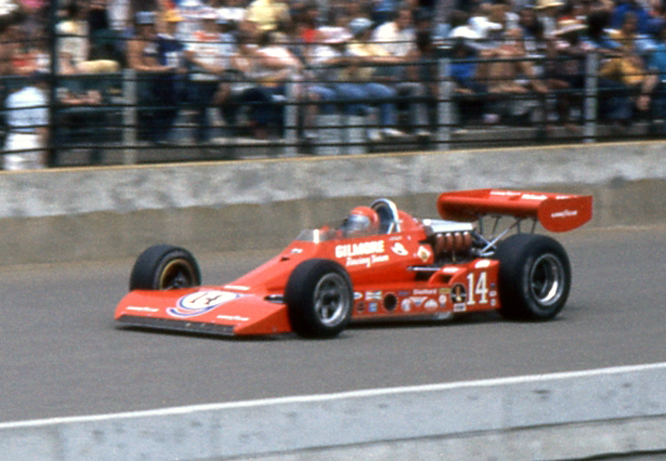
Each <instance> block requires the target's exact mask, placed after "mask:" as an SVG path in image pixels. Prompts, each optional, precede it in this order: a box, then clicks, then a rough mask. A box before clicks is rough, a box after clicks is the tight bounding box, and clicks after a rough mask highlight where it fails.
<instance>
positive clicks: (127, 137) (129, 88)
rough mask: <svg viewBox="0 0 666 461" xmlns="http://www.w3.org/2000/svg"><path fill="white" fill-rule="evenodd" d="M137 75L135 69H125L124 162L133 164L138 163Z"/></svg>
mask: <svg viewBox="0 0 666 461" xmlns="http://www.w3.org/2000/svg"><path fill="white" fill-rule="evenodd" d="M136 78H137V75H136V71H135V70H134V69H125V70H124V71H123V101H124V102H125V107H124V108H123V146H124V149H123V163H124V164H125V165H133V164H135V163H136V141H137V133H136V131H137V119H138V117H137V104H138V99H139V98H138V96H137V87H138V85H137V81H136Z"/></svg>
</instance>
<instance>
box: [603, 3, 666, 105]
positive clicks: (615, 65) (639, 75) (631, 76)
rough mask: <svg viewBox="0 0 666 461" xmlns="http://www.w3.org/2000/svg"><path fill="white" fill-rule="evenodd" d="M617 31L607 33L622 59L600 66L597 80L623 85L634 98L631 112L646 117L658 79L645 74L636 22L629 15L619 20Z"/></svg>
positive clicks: (614, 59) (632, 16)
mask: <svg viewBox="0 0 666 461" xmlns="http://www.w3.org/2000/svg"><path fill="white" fill-rule="evenodd" d="M623 18H624V22H623V24H622V28H621V29H620V30H613V31H610V33H609V35H610V38H611V39H613V40H615V41H617V42H618V43H619V44H620V48H619V50H621V53H622V55H621V56H620V57H616V58H612V59H609V60H607V61H606V62H604V63H603V65H602V66H601V67H600V69H599V75H600V76H601V77H605V78H609V79H611V80H615V81H618V82H620V83H622V84H624V85H626V86H627V87H628V88H629V90H630V91H631V93H633V95H637V96H635V108H636V109H637V110H638V111H639V112H641V113H643V114H646V113H647V111H648V110H649V109H650V98H651V95H652V92H653V91H654V90H655V88H656V86H657V83H658V78H657V76H656V75H653V74H650V73H648V72H647V68H646V66H645V63H644V61H643V57H642V56H641V53H640V49H639V46H640V44H641V43H642V42H644V40H645V38H644V37H641V36H639V35H638V33H637V32H638V18H637V16H636V15H635V14H634V13H632V12H627V13H625V14H624V16H623Z"/></svg>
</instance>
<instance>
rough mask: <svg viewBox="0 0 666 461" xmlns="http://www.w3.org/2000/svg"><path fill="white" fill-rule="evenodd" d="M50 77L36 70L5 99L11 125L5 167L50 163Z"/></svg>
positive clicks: (21, 168)
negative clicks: (48, 155)
mask: <svg viewBox="0 0 666 461" xmlns="http://www.w3.org/2000/svg"><path fill="white" fill-rule="evenodd" d="M47 78H48V75H47V74H44V73H36V72H33V73H32V75H31V76H30V78H29V81H28V85H27V86H26V87H25V88H23V89H21V90H18V91H16V92H14V93H12V94H11V95H9V97H8V98H7V101H6V102H5V110H6V117H7V125H8V127H9V135H8V136H7V140H6V141H5V154H4V156H3V168H4V169H5V170H24V169H36V168H44V167H45V166H46V162H45V156H46V155H45V152H46V148H47V145H48V125H49V109H48V95H47Z"/></svg>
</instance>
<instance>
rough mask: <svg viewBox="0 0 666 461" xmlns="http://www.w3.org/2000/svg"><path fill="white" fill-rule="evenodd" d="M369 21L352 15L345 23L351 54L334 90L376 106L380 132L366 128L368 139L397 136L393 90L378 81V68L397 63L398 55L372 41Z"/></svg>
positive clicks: (370, 22)
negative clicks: (350, 19) (352, 95)
mask: <svg viewBox="0 0 666 461" xmlns="http://www.w3.org/2000/svg"><path fill="white" fill-rule="evenodd" d="M372 25H373V23H372V21H370V20H369V19H367V18H362V17H359V18H355V19H353V20H352V21H351V22H350V23H349V29H350V31H351V33H352V35H353V36H354V40H353V41H352V42H351V43H349V45H348V47H347V54H348V56H349V57H350V58H351V60H350V61H349V64H350V65H348V66H347V67H346V68H344V69H343V70H342V71H341V75H340V80H341V81H342V82H344V83H339V84H338V85H337V86H338V91H340V92H343V93H345V94H355V95H357V96H358V97H359V98H360V99H366V100H368V103H369V104H373V102H374V101H381V102H378V106H379V119H380V120H379V124H380V126H381V129H382V131H381V134H379V133H378V132H376V131H375V130H371V131H370V132H369V135H370V138H371V140H377V139H379V138H380V137H381V136H382V135H383V136H384V137H388V138H394V137H398V136H401V135H402V134H403V133H401V132H400V131H399V130H397V129H396V128H395V127H396V125H397V114H396V105H395V103H394V102H391V101H395V100H396V99H397V91H396V90H395V88H393V87H392V86H389V85H386V84H383V83H379V82H378V81H377V80H381V79H382V78H384V77H382V76H381V75H380V72H379V69H381V66H382V65H390V64H398V63H401V62H402V59H401V58H396V57H393V56H391V55H390V54H389V52H388V51H386V49H385V48H384V47H382V46H381V45H378V44H376V43H372V42H371V41H370V40H371V34H372Z"/></svg>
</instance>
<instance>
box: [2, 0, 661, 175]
mask: <svg viewBox="0 0 666 461" xmlns="http://www.w3.org/2000/svg"><path fill="white" fill-rule="evenodd" d="M665 3H666V2H665V1H663V0H643V1H642V0H616V1H613V0H568V1H564V0H562V1H561V0H534V2H532V1H530V0H494V1H492V0H491V1H484V0H471V1H463V0H440V1H439V2H432V1H429V0H400V1H399V0H372V1H368V2H365V3H363V2H357V1H353V0H328V1H327V2H318V1H317V0H287V1H283V0H60V3H59V4H58V7H57V9H56V11H55V17H56V19H57V24H56V26H55V28H54V30H55V33H56V36H57V46H56V47H55V53H52V52H51V48H50V43H51V42H50V41H49V37H50V35H49V33H50V31H51V28H50V27H49V18H50V17H53V16H52V13H53V10H51V3H50V2H48V1H46V0H0V35H1V38H0V41H1V43H0V57H1V59H0V75H2V77H3V82H4V83H3V86H2V94H0V97H1V98H2V100H3V101H4V105H5V108H6V109H8V110H7V111H6V113H5V120H4V123H5V124H6V130H5V132H6V133H7V139H6V140H5V141H4V142H5V150H6V151H7V150H13V151H14V150H31V149H35V148H37V147H45V146H46V142H47V141H46V140H47V136H46V135H45V134H44V133H43V131H44V129H43V128H41V127H43V126H57V127H61V126H66V125H67V124H68V123H69V124H72V123H73V124H82V123H84V122H86V123H93V124H94V123H96V122H95V120H97V119H98V118H99V117H100V115H99V114H101V113H102V111H100V110H99V108H100V106H102V105H103V104H104V102H105V91H106V88H105V87H104V85H102V84H100V83H99V82H100V81H102V80H100V79H95V80H93V82H94V84H93V85H90V84H87V83H86V81H87V80H85V79H82V78H81V77H82V76H90V75H93V76H100V75H106V74H109V75H111V74H115V73H118V72H119V71H121V70H122V69H133V70H134V71H135V72H136V75H137V97H138V120H137V123H138V136H139V139H141V140H144V141H146V142H150V143H154V144H168V143H170V142H172V134H173V133H172V131H173V130H172V127H173V126H174V123H175V121H176V119H177V117H178V114H179V113H181V111H189V112H190V113H191V114H193V122H194V124H195V126H196V130H195V141H196V142H198V143H202V144H206V143H209V142H210V141H211V137H212V126H213V124H212V121H211V120H210V115H211V111H210V110H209V109H210V108H211V107H213V108H215V109H217V110H219V113H220V116H221V118H222V119H223V120H224V122H225V126H226V127H227V129H228V133H229V135H250V136H252V137H254V138H260V139H262V138H264V139H265V138H270V137H274V136H279V135H280V134H281V133H282V128H283V125H284V123H285V120H284V113H285V111H284V106H283V104H282V103H283V101H284V100H285V98H286V97H287V96H289V97H291V98H295V99H296V100H298V101H299V102H300V104H299V106H298V107H299V109H300V110H299V116H300V126H301V135H302V136H303V137H304V138H308V139H310V138H316V136H317V132H316V120H317V116H318V115H326V114H332V113H343V114H347V115H356V116H365V117H367V118H368V122H367V124H368V126H369V129H368V139H369V140H381V139H392V138H399V137H401V136H403V135H404V134H405V133H411V134H412V135H414V136H418V137H426V138H427V137H428V136H429V135H430V133H431V132H432V131H433V130H434V129H436V118H435V117H434V114H435V110H434V108H435V107H436V103H437V101H438V98H439V97H440V91H441V88H442V86H441V85H440V84H439V82H440V80H441V76H440V75H439V68H438V66H437V59H438V58H439V57H448V58H451V59H452V61H451V65H450V68H449V70H450V76H451V78H452V80H453V82H454V84H455V90H454V94H455V96H456V101H457V104H458V107H459V111H458V112H459V116H460V120H461V123H463V124H467V123H477V122H478V123H483V124H496V123H500V122H504V121H506V122H511V121H516V120H517V121H519V122H520V123H525V122H530V121H531V122H535V123H540V124H542V125H543V126H544V127H546V126H548V125H550V124H551V123H553V124H562V125H563V126H565V127H567V129H569V130H570V131H572V132H576V131H577V130H579V129H580V126H581V124H582V122H583V120H582V118H583V110H582V109H581V102H582V100H583V90H584V87H585V84H586V82H585V79H586V60H587V58H588V57H589V56H592V55H594V56H598V57H599V61H598V75H597V77H598V79H597V84H598V88H599V92H600V94H601V95H602V96H603V97H601V98H599V104H598V117H599V118H603V119H606V120H609V121H610V122H612V123H615V124H617V126H618V127H620V128H621V127H624V126H627V125H628V124H629V123H631V122H632V121H634V120H636V118H637V117H646V118H650V119H663V118H666V117H665V116H666V114H664V111H665V110H666V98H665V97H664V96H663V94H664V93H666V91H665V90H664V82H666V42H665V37H666V8H665V5H664V4H665ZM52 55H55V62H52ZM54 69H55V70H56V72H57V75H58V78H57V79H47V80H48V81H51V82H53V81H55V82H57V83H56V84H57V91H56V92H55V93H54V94H55V95H56V97H57V100H58V103H59V106H60V107H62V108H65V109H67V110H64V111H62V112H63V113H64V114H66V116H63V117H62V118H61V119H59V120H58V121H57V123H55V122H54V121H51V123H50V124H49V119H48V114H49V111H45V110H32V111H29V110H28V109H20V108H29V107H33V106H40V105H44V104H45V103H44V101H46V99H45V98H46V96H47V95H48V89H47V88H46V87H45V85H44V81H45V78H44V76H45V75H49V74H50V73H51V72H52V71H53V70H54ZM12 77H18V78H17V79H12ZM26 88H28V89H29V90H30V91H25V90H26ZM288 93H289V94H288ZM9 109H12V110H9ZM56 113H58V112H57V111H56ZM37 127H40V128H39V129H37ZM17 135H21V136H19V138H22V140H21V139H19V138H17ZM23 135H32V136H33V139H32V140H30V142H27V141H25V139H27V138H26V137H25V136H23ZM50 136H51V138H52V140H53V138H54V136H56V134H54V133H50ZM21 146H23V147H21ZM22 154H24V153H23V152H21V153H19V154H18V155H19V157H12V156H10V155H5V156H4V163H3V164H4V167H5V168H7V169H14V168H20V167H21V166H20V165H21V162H20V161H17V160H16V158H20V155H22ZM12 158H13V160H12ZM30 162H31V163H30V165H31V167H39V166H44V165H46V162H47V160H45V159H42V160H39V157H38V158H37V160H35V159H34V158H33V159H32V160H30Z"/></svg>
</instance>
